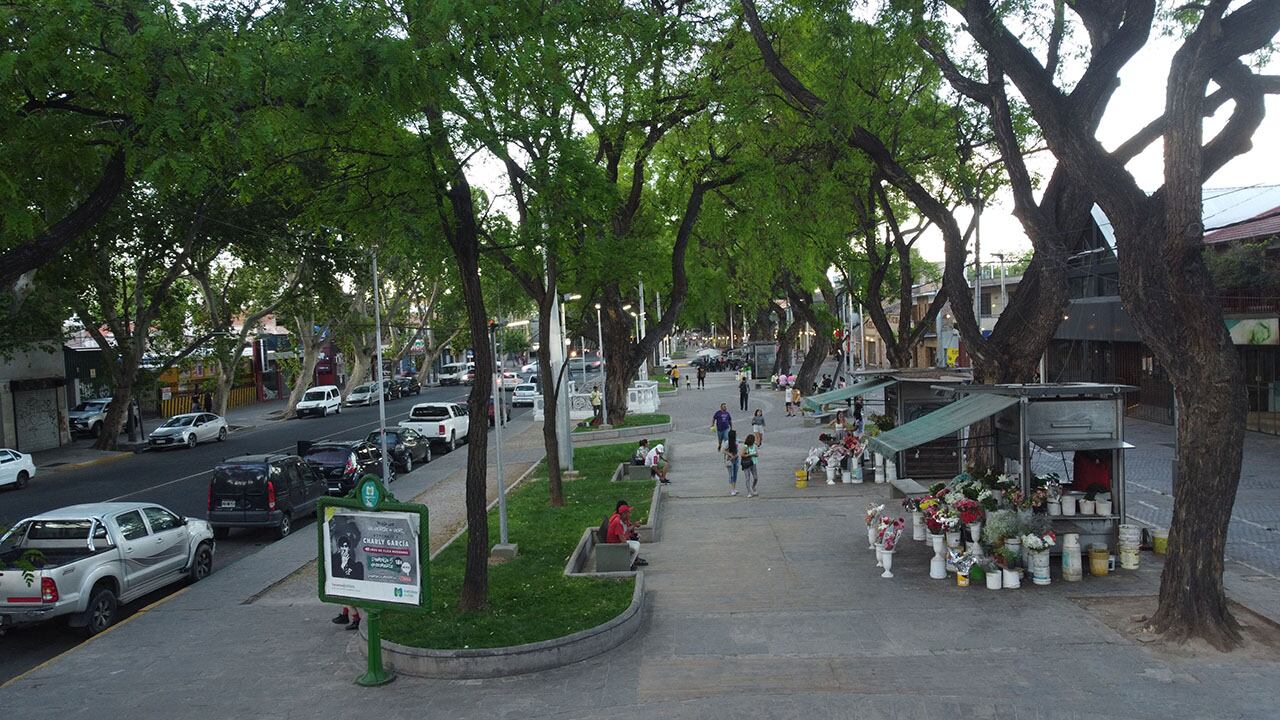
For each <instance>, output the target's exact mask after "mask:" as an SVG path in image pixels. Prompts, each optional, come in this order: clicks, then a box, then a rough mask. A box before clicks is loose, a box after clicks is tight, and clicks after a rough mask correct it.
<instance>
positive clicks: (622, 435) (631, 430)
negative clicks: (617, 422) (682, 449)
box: [573, 422, 673, 442]
mask: <svg viewBox="0 0 1280 720" xmlns="http://www.w3.org/2000/svg"><path fill="white" fill-rule="evenodd" d="M672 425H673V423H670V422H665V423H658V424H657V425H637V426H635V427H628V428H617V429H611V430H591V431H588V432H580V433H574V434H573V440H574V442H577V441H579V440H582V441H590V440H625V439H627V438H642V437H649V436H650V435H656V434H658V433H665V432H668V431H669V430H671V428H672Z"/></svg>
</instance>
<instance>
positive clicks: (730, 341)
mask: <svg viewBox="0 0 1280 720" xmlns="http://www.w3.org/2000/svg"><path fill="white" fill-rule="evenodd" d="M729 349H730V350H732V349H733V306H732V305H730V306H729Z"/></svg>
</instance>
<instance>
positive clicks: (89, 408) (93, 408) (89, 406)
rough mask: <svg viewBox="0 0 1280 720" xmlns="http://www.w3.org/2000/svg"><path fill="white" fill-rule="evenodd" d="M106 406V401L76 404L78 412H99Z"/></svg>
mask: <svg viewBox="0 0 1280 720" xmlns="http://www.w3.org/2000/svg"><path fill="white" fill-rule="evenodd" d="M106 406H107V404H106V403H104V402H82V403H80V404H79V405H77V406H76V410H77V411H78V412H97V411H98V410H101V409H102V408H104V407H106Z"/></svg>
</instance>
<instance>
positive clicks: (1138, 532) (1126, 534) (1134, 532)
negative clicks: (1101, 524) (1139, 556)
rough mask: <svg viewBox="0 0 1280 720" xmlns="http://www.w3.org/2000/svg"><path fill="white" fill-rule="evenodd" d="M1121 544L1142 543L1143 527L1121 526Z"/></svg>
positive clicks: (1136, 544) (1134, 544)
mask: <svg viewBox="0 0 1280 720" xmlns="http://www.w3.org/2000/svg"><path fill="white" fill-rule="evenodd" d="M1120 544H1121V545H1133V546H1134V547H1137V546H1138V545H1140V544H1142V527H1141V526H1138V525H1121V526H1120Z"/></svg>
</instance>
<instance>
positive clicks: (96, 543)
mask: <svg viewBox="0 0 1280 720" xmlns="http://www.w3.org/2000/svg"><path fill="white" fill-rule="evenodd" d="M214 547H215V543H214V539H213V528H212V527H210V526H209V523H207V522H205V521H204V520H196V519H193V518H185V517H182V516H180V515H178V514H176V513H173V512H170V511H169V510H167V509H165V508H163V507H160V506H159V505H155V504H152V503H121V502H114V503H113V502H108V503H95V504H91V505H72V506H71V507H65V508H62V509H59V510H54V511H52V512H48V513H44V514H41V515H36V516H35V517H30V518H27V519H25V520H22V521H21V522H19V523H17V524H16V525H14V527H13V529H12V530H10V531H9V532H7V533H5V534H4V536H3V537H0V626H3V627H9V626H13V625H25V624H28V623H36V622H42V621H46V620H53V619H55V618H64V619H66V620H67V622H68V624H70V625H71V627H73V628H78V629H80V630H82V631H83V632H84V633H85V634H86V635H96V634H97V633H100V632H102V631H103V630H106V629H107V628H108V627H110V626H111V624H112V623H113V622H115V620H116V616H117V613H118V611H119V607H120V605H121V604H122V603H128V602H130V601H132V600H135V599H137V598H139V597H142V596H143V595H146V594H147V593H149V592H152V591H155V590H158V589H160V588H162V587H165V586H166V585H170V584H172V583H175V582H178V581H180V580H186V579H190V580H192V581H195V580H200V579H202V578H204V577H205V576H207V575H208V574H209V573H210V572H212V570H213V554H214ZM23 559H26V560H27V561H28V562H31V563H32V564H33V565H35V571H34V577H33V578H32V577H24V576H23V573H21V572H12V571H14V570H17V569H18V567H19V566H18V562H19V561H20V560H23ZM28 580H32V582H28Z"/></svg>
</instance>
